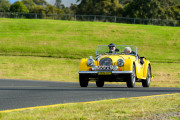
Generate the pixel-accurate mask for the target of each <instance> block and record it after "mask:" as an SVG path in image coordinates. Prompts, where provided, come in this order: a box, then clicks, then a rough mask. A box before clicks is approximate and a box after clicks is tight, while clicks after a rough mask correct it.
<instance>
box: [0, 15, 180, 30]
mask: <svg viewBox="0 0 180 120" xmlns="http://www.w3.org/2000/svg"><path fill="white" fill-rule="evenodd" d="M0 18H17V19H23V18H24V19H54V20H70V21H95V22H98V21H99V22H114V23H127V24H144V25H158V26H174V27H180V20H167V19H141V18H127V17H116V16H103V15H69V14H37V13H2V12H0Z"/></svg>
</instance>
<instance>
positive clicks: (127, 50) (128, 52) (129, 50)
mask: <svg viewBox="0 0 180 120" xmlns="http://www.w3.org/2000/svg"><path fill="white" fill-rule="evenodd" d="M131 51H132V50H131V48H130V47H125V49H124V53H125V54H131Z"/></svg>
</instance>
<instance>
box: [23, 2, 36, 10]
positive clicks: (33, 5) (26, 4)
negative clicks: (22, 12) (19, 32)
mask: <svg viewBox="0 0 180 120" xmlns="http://www.w3.org/2000/svg"><path fill="white" fill-rule="evenodd" d="M22 3H23V4H24V5H25V6H26V7H27V8H28V10H29V11H30V12H32V10H33V9H34V7H35V6H36V4H35V3H34V2H33V0H22Z"/></svg>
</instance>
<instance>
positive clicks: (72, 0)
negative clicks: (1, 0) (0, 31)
mask: <svg viewBox="0 0 180 120" xmlns="http://www.w3.org/2000/svg"><path fill="white" fill-rule="evenodd" d="M9 1H10V3H14V2H16V1H18V0H9ZM19 1H21V0H19ZM46 1H47V2H48V3H51V4H54V3H55V1H56V0H46ZM71 3H76V0H62V4H64V5H65V6H69V5H70V4H71Z"/></svg>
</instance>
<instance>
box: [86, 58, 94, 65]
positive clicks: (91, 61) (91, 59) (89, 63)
mask: <svg viewBox="0 0 180 120" xmlns="http://www.w3.org/2000/svg"><path fill="white" fill-rule="evenodd" d="M87 65H88V66H93V65H94V60H93V58H92V56H89V59H88V60H87Z"/></svg>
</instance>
